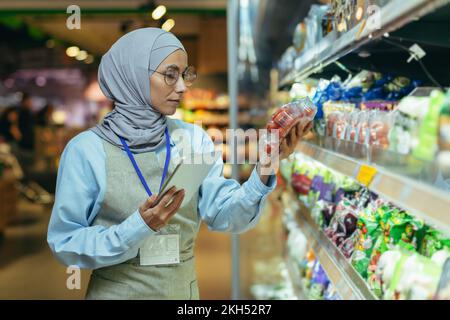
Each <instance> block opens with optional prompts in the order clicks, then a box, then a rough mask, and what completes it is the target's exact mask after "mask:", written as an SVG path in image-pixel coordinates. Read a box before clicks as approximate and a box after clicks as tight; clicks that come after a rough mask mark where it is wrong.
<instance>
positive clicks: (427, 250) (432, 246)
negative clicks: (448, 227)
mask: <svg viewBox="0 0 450 320" xmlns="http://www.w3.org/2000/svg"><path fill="white" fill-rule="evenodd" d="M445 248H447V249H448V250H450V237H446V236H445V235H444V234H443V233H442V232H440V231H438V230H435V229H432V228H429V229H428V230H426V233H425V236H424V237H423V240H422V245H421V246H420V249H419V252H420V254H422V255H424V256H426V257H431V256H433V254H435V253H436V252H437V251H440V250H443V249H445Z"/></svg>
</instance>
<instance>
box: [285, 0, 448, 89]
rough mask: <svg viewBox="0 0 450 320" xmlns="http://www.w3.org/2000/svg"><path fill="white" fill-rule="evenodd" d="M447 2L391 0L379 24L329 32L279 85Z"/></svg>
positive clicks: (302, 76) (318, 68)
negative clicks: (375, 27)
mask: <svg viewBox="0 0 450 320" xmlns="http://www.w3.org/2000/svg"><path fill="white" fill-rule="evenodd" d="M448 3H450V1H449V0H408V1H404V0H392V1H391V2H389V3H387V4H386V5H385V6H383V7H382V8H381V10H380V15H379V16H380V26H381V27H380V28H377V29H373V28H370V26H372V25H373V24H374V23H375V22H374V21H372V20H371V21H369V19H371V18H368V19H363V20H362V21H361V22H360V23H359V24H357V25H356V26H355V27H354V28H352V29H351V30H349V31H347V32H345V33H342V34H340V35H339V34H338V32H337V31H333V32H331V33H329V34H328V35H327V36H325V37H324V38H323V39H322V40H321V41H320V42H319V43H317V44H316V45H314V47H313V48H311V49H309V50H307V51H305V52H303V53H302V54H301V55H300V56H299V57H297V58H296V59H295V64H294V69H293V71H291V72H289V73H288V74H287V75H286V76H284V77H283V78H282V79H281V81H280V84H279V86H280V87H284V86H286V85H289V84H292V83H294V82H295V81H301V80H303V79H305V78H307V77H309V76H310V75H311V74H313V73H316V72H319V71H321V70H322V69H323V68H324V67H326V66H328V65H329V64H331V63H333V62H335V61H336V60H338V59H340V58H342V57H343V56H345V55H347V54H348V53H350V52H352V51H354V50H356V49H358V48H359V47H361V46H362V45H364V44H367V43H369V42H373V41H374V40H376V39H379V38H380V37H382V36H383V35H384V34H386V33H389V32H393V31H395V30H397V29H399V28H401V27H403V26H404V25H406V24H408V23H409V22H412V21H415V20H417V19H418V18H420V17H423V16H425V15H426V14H428V13H430V12H433V11H435V10H436V9H438V8H440V7H442V6H444V5H446V4H448Z"/></svg>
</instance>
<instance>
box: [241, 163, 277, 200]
mask: <svg viewBox="0 0 450 320" xmlns="http://www.w3.org/2000/svg"><path fill="white" fill-rule="evenodd" d="M276 186H277V177H276V175H275V174H272V175H270V177H269V180H268V182H267V185H265V184H264V183H263V182H262V181H261V178H260V177H259V175H258V173H257V172H256V167H255V168H254V169H253V171H252V174H251V175H250V178H249V179H248V181H247V184H246V187H247V189H248V191H249V192H250V195H251V196H252V198H253V199H255V200H258V201H259V200H260V199H261V198H262V197H263V196H265V195H267V194H269V193H270V192H272V191H273V190H274V189H275V188H276Z"/></svg>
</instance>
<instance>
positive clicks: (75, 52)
mask: <svg viewBox="0 0 450 320" xmlns="http://www.w3.org/2000/svg"><path fill="white" fill-rule="evenodd" d="M79 52H80V48H78V47H69V48H67V50H66V54H67V55H68V56H69V57H71V58H73V57H76V56H77V55H78V53H79Z"/></svg>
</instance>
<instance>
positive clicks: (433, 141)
mask: <svg viewBox="0 0 450 320" xmlns="http://www.w3.org/2000/svg"><path fill="white" fill-rule="evenodd" d="M444 103H445V95H444V93H443V92H441V91H439V90H434V91H433V92H432V93H431V96H430V104H429V106H428V110H427V113H426V115H425V117H424V119H423V120H422V123H421V124H420V129H419V142H418V144H417V146H416V148H415V149H414V152H413V154H414V156H415V157H417V158H419V159H423V160H427V161H432V160H433V159H434V158H435V156H436V152H437V150H438V135H439V115H440V113H441V108H442V107H443V105H444Z"/></svg>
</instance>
